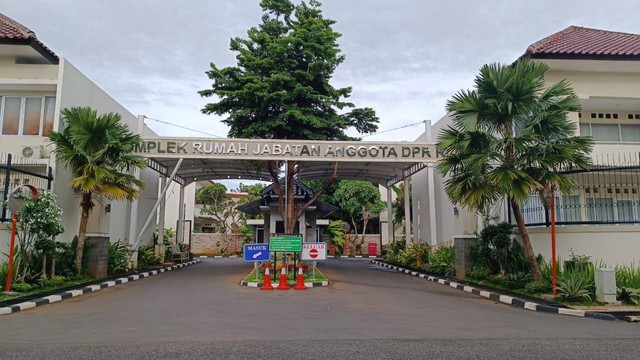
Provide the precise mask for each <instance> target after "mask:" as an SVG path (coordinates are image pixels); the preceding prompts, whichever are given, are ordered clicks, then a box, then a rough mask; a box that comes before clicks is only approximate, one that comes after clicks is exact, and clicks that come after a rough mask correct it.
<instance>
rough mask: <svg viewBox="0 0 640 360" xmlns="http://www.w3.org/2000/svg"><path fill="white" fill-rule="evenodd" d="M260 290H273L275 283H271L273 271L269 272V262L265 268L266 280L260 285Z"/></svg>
mask: <svg viewBox="0 0 640 360" xmlns="http://www.w3.org/2000/svg"><path fill="white" fill-rule="evenodd" d="M260 290H273V285H271V273H269V263H267V266H266V267H265V268H264V282H263V283H262V286H261V287H260Z"/></svg>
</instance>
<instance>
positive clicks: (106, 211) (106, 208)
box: [104, 204, 111, 214]
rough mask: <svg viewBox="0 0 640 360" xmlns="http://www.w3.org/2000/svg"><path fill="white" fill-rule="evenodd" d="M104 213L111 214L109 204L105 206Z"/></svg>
mask: <svg viewBox="0 0 640 360" xmlns="http://www.w3.org/2000/svg"><path fill="white" fill-rule="evenodd" d="M104 212H105V213H107V214H108V213H110V212H111V204H107V206H105V207H104Z"/></svg>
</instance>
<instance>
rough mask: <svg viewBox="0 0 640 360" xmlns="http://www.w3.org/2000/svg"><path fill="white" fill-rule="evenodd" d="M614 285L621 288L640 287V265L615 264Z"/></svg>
mask: <svg viewBox="0 0 640 360" xmlns="http://www.w3.org/2000/svg"><path fill="white" fill-rule="evenodd" d="M615 271H616V285H618V286H619V287H621V288H631V289H640V266H636V265H635V263H632V264H631V265H628V266H616V267H615Z"/></svg>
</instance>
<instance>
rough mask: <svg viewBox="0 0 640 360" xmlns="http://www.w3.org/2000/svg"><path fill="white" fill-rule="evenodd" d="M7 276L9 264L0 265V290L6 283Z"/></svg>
mask: <svg viewBox="0 0 640 360" xmlns="http://www.w3.org/2000/svg"><path fill="white" fill-rule="evenodd" d="M8 274H9V264H8V263H6V262H3V263H0V289H2V288H3V287H4V285H5V284H6V283H7V275H8Z"/></svg>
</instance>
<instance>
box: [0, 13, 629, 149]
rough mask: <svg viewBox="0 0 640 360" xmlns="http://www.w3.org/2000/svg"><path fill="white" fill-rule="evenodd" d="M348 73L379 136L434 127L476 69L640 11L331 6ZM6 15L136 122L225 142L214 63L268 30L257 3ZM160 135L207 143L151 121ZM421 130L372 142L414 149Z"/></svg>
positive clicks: (610, 26)
mask: <svg viewBox="0 0 640 360" xmlns="http://www.w3.org/2000/svg"><path fill="white" fill-rule="evenodd" d="M323 10H324V15H325V16H326V17H328V18H331V19H334V20H336V21H337V23H336V25H335V26H334V28H335V30H336V31H338V32H339V33H341V34H342V37H341V38H340V40H339V43H340V45H341V49H342V51H343V53H344V54H345V55H346V57H347V59H346V61H345V62H344V63H343V64H342V65H341V66H340V67H339V68H338V70H337V72H336V73H335V76H334V80H333V83H334V86H352V87H353V95H352V97H351V101H352V102H354V103H355V104H356V106H358V107H372V108H374V109H375V110H376V111H377V113H378V116H379V117H380V119H381V121H380V127H379V128H380V130H381V131H383V130H386V129H391V128H396V127H399V126H403V125H407V124H412V123H416V122H419V121H421V120H424V119H431V120H432V121H436V120H438V119H440V118H441V117H442V116H443V115H444V106H445V102H446V100H447V99H449V98H450V97H451V95H452V94H453V93H455V92H456V91H457V90H459V89H461V88H469V87H471V86H472V82H473V77H474V76H475V74H476V72H477V70H478V68H479V67H480V66H481V65H483V64H485V63H488V62H503V63H509V62H512V61H514V60H515V59H516V58H517V57H518V56H520V55H522V54H523V53H524V51H525V49H526V48H527V46H528V45H530V44H531V43H533V42H535V41H537V40H540V39H542V38H544V37H546V36H548V35H551V34H553V33H555V32H557V31H560V30H562V29H564V28H566V27H568V26H569V25H578V26H585V27H593V28H600V29H607V30H615V31H623V32H631V33H638V34H640V21H638V19H637V15H638V14H639V13H640V2H639V1H638V0H628V1H611V0H610V1H594V0H581V1H561V0H555V1H553V0H551V1H550V0H537V1H515V0H514V1H507V0H504V1H494V0H484V1H477V0H475V1H471V0H469V1H460V0H448V1H426V0H396V1H389V0H324V1H323ZM0 12H2V13H4V14H5V15H7V16H9V17H10V18H13V19H14V20H16V21H18V22H20V23H22V24H23V25H24V26H26V27H28V28H30V29H31V30H33V31H34V32H35V33H36V34H37V36H38V38H39V39H40V40H41V41H42V42H43V43H44V44H46V45H47V46H48V47H50V48H51V49H52V50H53V51H54V52H56V53H57V54H58V55H59V56H61V57H64V58H66V59H68V60H69V61H70V62H71V63H72V64H74V65H75V66H76V67H78V68H79V69H80V71H82V72H83V73H84V74H85V75H86V76H87V77H89V78H90V79H91V80H93V81H94V82H95V83H97V84H98V85H99V86H100V87H102V88H103V89H104V90H106V91H107V92H108V93H109V94H110V95H111V96H113V97H114V98H115V99H116V100H117V101H118V102H120V103H121V104H122V105H124V106H125V107H126V108H127V109H129V111H131V112H132V113H133V114H135V115H138V114H144V115H146V116H148V117H150V118H154V119H159V120H162V121H166V122H171V123H176V124H180V125H183V126H187V127H191V128H196V129H200V130H202V131H205V132H209V133H213V134H216V135H220V136H226V134H227V128H226V127H225V126H224V125H223V124H221V123H220V122H219V120H220V118H217V117H214V116H209V115H203V114H202V113H201V112H200V109H202V107H203V106H204V104H205V103H206V102H207V100H208V99H206V98H204V99H203V98H201V97H200V96H199V95H198V94H197V91H198V90H202V89H205V88H207V87H209V86H210V82H209V79H208V78H207V77H206V75H205V74H204V72H205V71H206V70H207V69H208V68H209V62H214V63H215V64H217V65H218V66H230V65H234V64H235V62H234V60H235V58H234V56H235V54H234V53H231V52H230V51H229V39H230V38H231V37H236V36H241V37H245V36H246V31H247V30H248V29H249V28H250V27H252V26H255V25H257V24H259V22H260V17H261V11H260V7H259V0H189V1H186V0H90V1H88V0H0ZM147 124H148V125H149V126H150V127H151V128H152V129H154V130H155V131H156V132H158V133H159V134H160V135H179V136H201V135H200V134H197V133H193V132H189V131H187V130H182V129H177V128H174V127H171V126H167V125H162V124H159V123H157V122H154V121H150V120H147ZM422 131H423V126H422V125H416V126H413V127H408V128H405V129H402V130H398V131H391V132H386V133H384V134H380V135H375V136H371V137H367V138H366V139H367V140H394V141H396V140H398V141H400V140H409V141H411V140H414V139H415V138H416V137H417V136H418V135H419V134H420V133H421V132H422Z"/></svg>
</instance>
